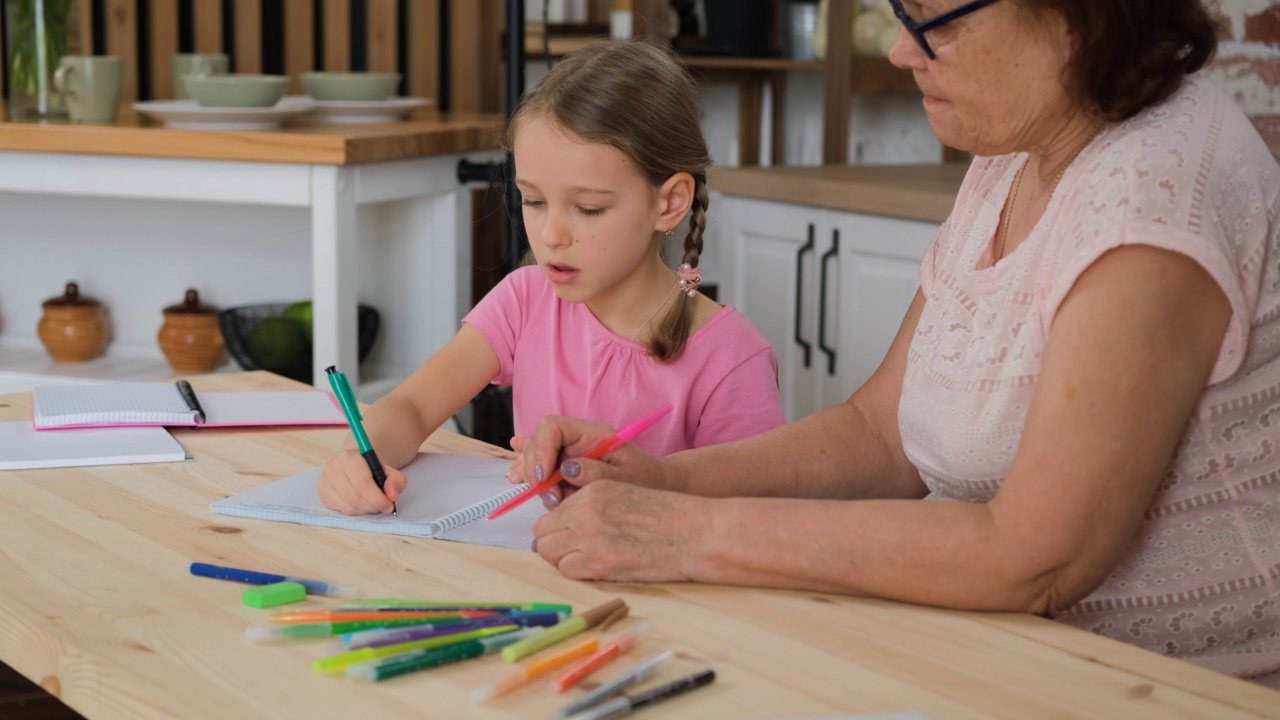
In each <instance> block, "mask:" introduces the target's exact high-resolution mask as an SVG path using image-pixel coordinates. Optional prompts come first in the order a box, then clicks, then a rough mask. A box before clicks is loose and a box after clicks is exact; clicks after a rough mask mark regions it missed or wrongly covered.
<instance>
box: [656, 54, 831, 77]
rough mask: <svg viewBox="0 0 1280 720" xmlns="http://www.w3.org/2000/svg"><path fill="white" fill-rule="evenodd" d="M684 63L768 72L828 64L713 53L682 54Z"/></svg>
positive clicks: (813, 68)
mask: <svg viewBox="0 0 1280 720" xmlns="http://www.w3.org/2000/svg"><path fill="white" fill-rule="evenodd" d="M680 59H681V60H683V61H684V64H685V65H687V66H689V67H691V68H697V69H699V70H748V71H750V70H761V71H768V72H780V71H792V70H794V71H799V72H817V73H820V72H823V71H824V70H826V68H827V64H826V63H824V62H821V61H819V60H791V59H789V58H748V57H716V56H711V55H681V56H680Z"/></svg>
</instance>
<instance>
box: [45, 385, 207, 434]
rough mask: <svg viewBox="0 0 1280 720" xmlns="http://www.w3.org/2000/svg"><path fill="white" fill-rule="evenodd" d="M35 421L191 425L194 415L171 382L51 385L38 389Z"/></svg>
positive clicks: (52, 422)
mask: <svg viewBox="0 0 1280 720" xmlns="http://www.w3.org/2000/svg"><path fill="white" fill-rule="evenodd" d="M34 397H35V418H36V424H37V425H40V426H41V427H45V426H49V425H107V424H113V423H135V424H142V423H149V424H161V425H163V424H172V425H180V424H182V425H189V424H192V423H193V418H194V417H195V413H194V412H193V411H192V410H191V409H190V408H188V407H187V403H186V402H185V401H184V400H183V399H182V393H180V392H178V386H177V385H175V384H174V383H171V382H139V383H104V384H102V385H48V386H41V387H37V388H36V389H35V395H34Z"/></svg>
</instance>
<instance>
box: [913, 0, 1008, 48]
mask: <svg viewBox="0 0 1280 720" xmlns="http://www.w3.org/2000/svg"><path fill="white" fill-rule="evenodd" d="M995 1H996V0H974V1H973V2H969V3H965V4H964V5H961V6H960V7H958V8H956V9H955V10H951V11H948V12H945V13H943V14H941V15H939V16H938V17H936V18H932V19H929V20H926V21H924V22H922V23H918V22H916V21H915V20H913V19H911V16H910V15H908V14H907V11H906V10H904V9H902V0H889V4H890V5H892V6H893V14H894V15H897V16H898V19H899V20H901V21H902V26H903V27H905V28H906V29H907V32H909V33H911V37H913V38H915V39H916V42H917V43H919V44H920V47H921V48H922V49H924V52H925V54H926V55H928V56H929V59H930V60H936V59H937V57H938V56H937V55H934V54H933V48H931V47H929V41H928V40H926V39H925V37H924V34H925V33H927V32H929V31H930V30H936V29H938V28H940V27H942V26H943V25H946V24H947V23H949V22H951V21H952V20H959V19H960V18H962V17H964V16H965V15H968V14H969V13H971V12H973V11H974V10H981V9H982V8H984V7H986V6H988V5H990V4H991V3H993V2H995Z"/></svg>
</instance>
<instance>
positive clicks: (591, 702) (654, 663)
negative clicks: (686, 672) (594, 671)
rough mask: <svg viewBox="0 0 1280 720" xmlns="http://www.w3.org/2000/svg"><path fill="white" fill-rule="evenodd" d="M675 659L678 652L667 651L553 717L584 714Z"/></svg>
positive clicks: (562, 719)
mask: <svg viewBox="0 0 1280 720" xmlns="http://www.w3.org/2000/svg"><path fill="white" fill-rule="evenodd" d="M675 659H676V652H675V651H674V650H667V651H666V652H663V653H659V654H657V655H654V656H653V657H651V658H649V659H647V660H645V661H643V662H641V663H640V664H639V665H636V666H635V667H634V668H632V669H631V670H629V671H627V672H626V673H624V674H622V675H619V676H618V677H616V678H614V679H612V680H610V681H609V682H607V683H605V684H603V685H601V686H600V687H598V688H596V689H595V690H592V691H591V692H589V693H587V694H586V695H583V696H582V697H580V698H578V699H577V700H574V701H573V702H571V703H569V704H568V705H565V706H564V707H562V708H560V709H559V710H556V711H555V714H553V715H552V717H553V718H555V719H556V720H564V718H567V717H569V716H570V715H573V714H574V713H577V712H582V711H583V710H586V709H587V708H590V707H594V706H596V705H599V704H600V703H601V702H604V701H605V700H607V699H609V698H611V697H613V696H614V695H617V694H618V693H620V692H622V691H623V690H626V689H627V688H629V687H632V686H633V685H637V684H639V683H642V682H644V681H645V680H648V679H649V678H650V677H652V676H653V674H654V673H656V672H658V670H660V669H662V666H663V665H666V664H667V663H669V662H671V661H672V660H675Z"/></svg>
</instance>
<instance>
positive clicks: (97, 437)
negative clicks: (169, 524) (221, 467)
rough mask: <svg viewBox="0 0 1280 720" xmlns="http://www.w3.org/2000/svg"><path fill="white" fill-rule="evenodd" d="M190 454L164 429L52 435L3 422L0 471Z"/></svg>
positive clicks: (179, 458)
mask: <svg viewBox="0 0 1280 720" xmlns="http://www.w3.org/2000/svg"><path fill="white" fill-rule="evenodd" d="M186 456H187V454H186V451H185V450H184V449H183V448H182V445H181V444H180V443H179V442H178V441H177V440H174V439H173V436H172V435H170V434H169V431H168V430H165V429H164V428H162V427H136V428H89V429H85V430H63V431H60V432H48V431H40V430H36V429H35V428H34V427H32V426H31V423H29V422H24V421H18V422H0V470H25V469H31V468H53V467H79V466H84V465H127V464H132V463H150V462H181V461H182V460H185V459H186Z"/></svg>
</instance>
